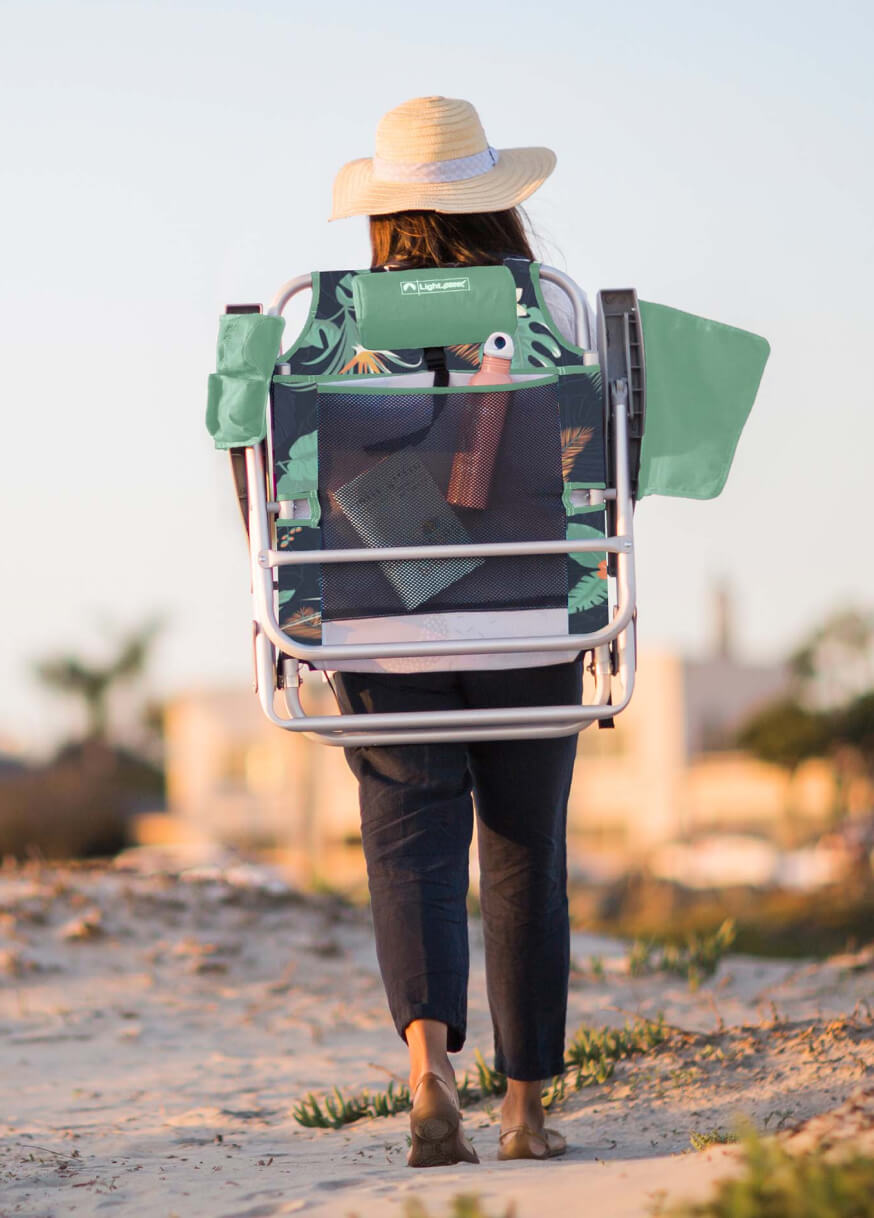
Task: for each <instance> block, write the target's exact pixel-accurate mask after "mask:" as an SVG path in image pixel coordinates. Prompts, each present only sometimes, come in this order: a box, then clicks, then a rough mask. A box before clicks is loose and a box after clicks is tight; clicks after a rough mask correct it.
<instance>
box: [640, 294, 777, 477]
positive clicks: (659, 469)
mask: <svg viewBox="0 0 874 1218" xmlns="http://www.w3.org/2000/svg"><path fill="white" fill-rule="evenodd" d="M640 321H641V329H642V331H643V349H644V359H645V361H646V418H645V423H644V435H643V444H642V446H641V458H640V477H639V482H638V493H637V497H638V498H639V499H643V498H644V496H645V495H674V496H680V497H683V498H687V499H712V498H714V496H716V495H718V494H719V493H720V491H721V490H722V488H723V486H724V485H725V480H726V478H727V477H728V471H729V469H730V468H731V462H732V459H733V458H734V452H735V448H736V447H737V442H738V440H739V439H740V433H741V431H742V430H743V426H744V424H745V423H746V420H747V416H748V415H749V413H750V410H751V409H752V405H753V402H754V401H755V397H756V393H757V391H758V388H759V382H760V381H761V379H762V373H763V372H764V370H765V364H766V363H767V360H768V355H769V352H770V347H769V345H768V343H767V342H766V340H765V339H764V338H760V337H759V336H758V335H757V334H751V333H750V332H749V331H747V330H738V329H736V328H735V327H734V326H725V325H722V324H720V323H719V322H716V321H709V320H708V319H707V318H704V317H696V316H694V314H692V313H682V312H680V310H679V309H669V308H667V307H666V306H665V305H659V304H651V303H649V302H648V301H644V300H642V301H641V302H640Z"/></svg>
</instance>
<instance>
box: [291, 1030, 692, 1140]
mask: <svg viewBox="0 0 874 1218" xmlns="http://www.w3.org/2000/svg"><path fill="white" fill-rule="evenodd" d="M667 1038H668V1030H667V1028H666V1026H665V1022H664V1017H663V1016H662V1015H659V1017H658V1018H657V1019H655V1020H652V1019H635V1020H634V1021H633V1022H626V1024H625V1026H624V1027H622V1028H609V1027H600V1028H594V1027H589V1026H588V1025H586V1024H581V1025H580V1027H579V1028H578V1029H577V1030H576V1032H575V1033H574V1035H573V1036H572V1038H571V1040H570V1042H569V1044H568V1047H567V1051H566V1053H565V1064H566V1067H567V1073H566V1074H563V1075H560V1076H559V1077H558V1078H555V1079H553V1080H552V1081H551V1082H550V1083H549V1084H548V1085H547V1086H546V1087H545V1088H544V1090H543V1104H544V1107H546V1108H552V1107H555V1106H557V1105H558V1104H560V1103H561V1101H562V1100H564V1099H566V1097H567V1095H568V1094H569V1093H570V1092H573V1091H580V1090H582V1088H584V1087H591V1086H595V1085H597V1084H600V1083H606V1082H607V1080H608V1079H609V1078H610V1077H611V1075H612V1074H613V1070H614V1067H615V1064H616V1062H618V1061H621V1060H622V1059H623V1058H628V1057H634V1056H636V1055H637V1054H639V1053H648V1052H650V1050H652V1049H655V1048H656V1047H657V1046H658V1045H660V1044H662V1043H663V1042H664V1041H665V1040H667ZM474 1062H475V1067H476V1068H475V1073H474V1074H473V1075H471V1074H470V1073H469V1072H465V1074H464V1075H463V1077H462V1079H461V1081H460V1083H459V1084H458V1100H459V1104H460V1105H461V1107H462V1108H470V1107H473V1105H475V1104H479V1103H481V1102H482V1101H483V1100H486V1099H490V1098H492V1097H495V1096H502V1095H503V1094H504V1093H505V1092H506V1090H507V1078H506V1075H504V1074H501V1073H500V1071H498V1070H495V1069H493V1068H492V1067H491V1066H489V1065H488V1064H487V1062H486V1060H485V1058H484V1057H483V1055H482V1053H480V1051H479V1049H477V1050H476V1052H475V1054H474ZM411 1107H412V1097H411V1096H410V1089H409V1087H407V1086H406V1085H405V1084H401V1085H400V1086H399V1087H397V1088H395V1084H394V1083H393V1082H391V1083H389V1085H388V1087H387V1088H386V1089H385V1091H368V1090H364V1091H360V1092H358V1094H356V1095H351V1096H346V1095H344V1094H343V1092H342V1091H341V1090H340V1088H339V1087H335V1088H334V1090H333V1092H331V1093H330V1094H328V1095H326V1096H323V1097H322V1099H319V1098H318V1097H317V1096H315V1095H314V1094H313V1093H312V1092H309V1093H308V1094H307V1095H306V1096H305V1098H304V1099H303V1100H301V1101H300V1102H299V1103H297V1104H295V1105H294V1107H293V1108H292V1115H293V1116H294V1119H295V1120H296V1121H297V1122H298V1124H299V1125H305V1126H307V1127H308V1128H313V1129H340V1128H341V1127H342V1126H343V1125H351V1124H352V1122H353V1121H360V1120H362V1119H363V1118H364V1117H388V1116H395V1115H396V1114H397V1113H399V1112H409V1111H410V1108H411Z"/></svg>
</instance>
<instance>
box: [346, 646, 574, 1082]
mask: <svg viewBox="0 0 874 1218" xmlns="http://www.w3.org/2000/svg"><path fill="white" fill-rule="evenodd" d="M580 684H581V664H580V661H576V662H573V663H570V664H552V665H547V666H543V667H539V668H525V669H509V670H506V671H501V670H488V671H469V672H455V673H453V672H437V673H421V674H409V675H407V674H390V675H387V674H382V673H378V674H371V673H348V672H347V673H341V672H338V673H336V674H335V685H336V693H337V698H338V701H339V703H340V706H341V709H342V710H344V711H347V712H351V711H356V712H361V711H370V712H390V711H409V710H453V709H460V708H474V707H489V708H491V707H497V706H538V705H540V706H542V705H557V704H568V703H576V702H579V700H580V697H581V688H580ZM576 743H577V738H576V736H566V737H559V738H557V739H547V740H501V741H490V742H482V743H471V744H463V743H459V744H453V743H449V744H414V745H396V746H392V745H382V746H379V747H367V748H349V749H347V750H346V757H347V760H348V762H349V765H350V766H351V768H352V770H353V772H354V773H355V775H356V777H357V778H358V781H359V793H360V802H361V830H362V839H363V844H364V853H365V857H366V860H367V874H368V880H369V884H370V897H371V904H372V909H373V921H374V928H375V934H376V948H377V954H378V957H379V966H380V970H381V973H382V979H383V982H384V984H385V989H386V994H387V997H388V1003H389V1008H390V1010H391V1014H392V1018H393V1019H394V1022H395V1026H396V1027H397V1029H398V1032H399V1033H400V1034H401V1036H404V1032H405V1029H406V1027H407V1025H408V1024H409V1023H410V1022H412V1020H414V1019H435V1020H440V1021H441V1022H443V1023H445V1024H447V1025H448V1028H449V1032H448V1047H449V1050H450V1051H457V1050H458V1049H460V1048H461V1047H462V1045H463V1044H464V1039H465V1033H466V1023H467V980H468V963H469V954H468V938H467V913H466V901H465V899H466V896H467V887H468V851H469V847H470V842H471V834H472V829H473V815H474V803H475V807H476V814H477V818H478V820H477V836H478V842H479V862H480V902H481V907H482V918H483V932H484V937H485V953H486V977H487V988H488V999H489V1008H490V1010H491V1015H492V1023H493V1025H494V1035H495V1067H496V1069H498V1070H500V1071H501V1072H502V1073H504V1074H507V1075H509V1076H510V1077H511V1078H515V1079H523V1080H529V1081H530V1080H534V1079H546V1078H550V1077H551V1076H552V1075H555V1074H560V1073H561V1072H562V1070H563V1069H564V1064H563V1063H564V1033H565V1016H566V1011H567V989H568V966H569V945H568V939H569V930H568V905H567V853H566V822H567V801H568V794H569V791H570V784H571V776H572V772H573V765H574V757H575V754H576Z"/></svg>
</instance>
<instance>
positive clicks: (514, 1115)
mask: <svg viewBox="0 0 874 1218" xmlns="http://www.w3.org/2000/svg"><path fill="white" fill-rule="evenodd" d="M541 1090H542V1084H541V1083H540V1082H523V1081H521V1080H519V1079H512V1078H511V1079H508V1080H507V1094H506V1096H505V1097H504V1103H503V1104H502V1106H501V1125H502V1126H503V1128H504V1129H512V1128H514V1127H515V1126H517V1125H527V1126H528V1127H529V1128H530V1129H537V1130H539V1129H542V1128H543V1116H544V1114H543V1103H542V1101H541V1098H540V1097H541Z"/></svg>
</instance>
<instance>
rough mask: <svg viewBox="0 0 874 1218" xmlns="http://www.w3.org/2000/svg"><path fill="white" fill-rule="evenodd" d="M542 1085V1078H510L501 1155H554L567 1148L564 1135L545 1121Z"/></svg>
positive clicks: (503, 1116) (499, 1143) (500, 1156)
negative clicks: (546, 1124) (547, 1126)
mask: <svg viewBox="0 0 874 1218" xmlns="http://www.w3.org/2000/svg"><path fill="white" fill-rule="evenodd" d="M541 1089H542V1084H541V1083H540V1082H523V1081H521V1080H519V1079H514V1078H510V1079H507V1094H506V1096H505V1098H504V1103H503V1105H502V1106H501V1136H500V1139H499V1142H498V1158H499V1159H554V1158H556V1156H558V1155H563V1154H564V1152H565V1151H566V1150H567V1142H566V1141H565V1139H564V1138H563V1137H562V1135H561V1134H560V1133H558V1131H557V1130H555V1129H547V1128H546V1127H545V1125H544V1115H545V1114H544V1111H543V1103H542V1102H541V1098H540V1096H541Z"/></svg>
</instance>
